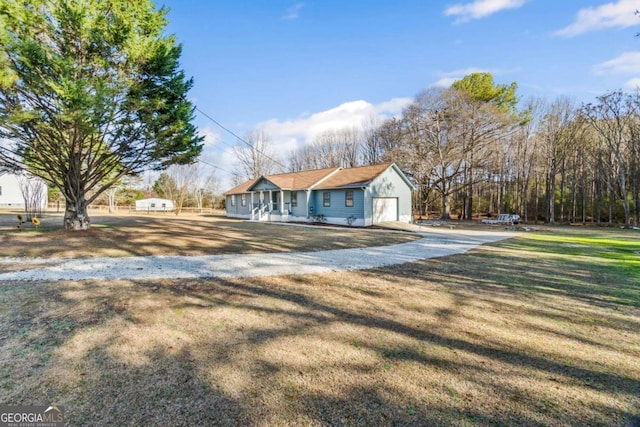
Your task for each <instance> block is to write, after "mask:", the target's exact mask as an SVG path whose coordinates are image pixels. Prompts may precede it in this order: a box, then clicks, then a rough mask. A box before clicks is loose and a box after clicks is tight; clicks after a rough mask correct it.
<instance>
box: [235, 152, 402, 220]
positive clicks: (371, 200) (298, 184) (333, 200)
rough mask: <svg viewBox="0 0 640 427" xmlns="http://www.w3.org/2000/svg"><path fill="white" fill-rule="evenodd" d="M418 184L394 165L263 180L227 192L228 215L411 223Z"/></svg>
mask: <svg viewBox="0 0 640 427" xmlns="http://www.w3.org/2000/svg"><path fill="white" fill-rule="evenodd" d="M413 190H414V186H413V184H412V183H411V181H409V179H407V177H406V176H405V175H404V174H403V173H402V171H401V170H400V168H399V167H398V166H396V165H395V164H394V163H385V164H380V165H373V166H363V167H358V168H350V169H343V168H328V169H316V170H308V171H301V172H292V173H284V174H277V175H267V176H261V177H259V178H257V179H254V180H250V181H247V182H245V183H243V184H241V185H239V186H237V187H235V188H232V189H231V190H229V191H227V192H226V193H225V197H226V210H227V216H228V217H232V218H245V219H250V220H254V221H281V222H288V221H296V222H308V221H322V222H327V223H329V224H341V225H354V226H361V227H362V226H365V227H367V226H370V225H373V224H377V223H380V222H384V221H402V222H407V223H408V222H411V193H412V191H413Z"/></svg>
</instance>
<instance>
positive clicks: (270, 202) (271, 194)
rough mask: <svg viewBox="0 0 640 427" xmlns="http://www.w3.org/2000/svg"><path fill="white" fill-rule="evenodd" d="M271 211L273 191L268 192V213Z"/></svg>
mask: <svg viewBox="0 0 640 427" xmlns="http://www.w3.org/2000/svg"><path fill="white" fill-rule="evenodd" d="M272 210H273V191H272V190H269V212H271V211H272Z"/></svg>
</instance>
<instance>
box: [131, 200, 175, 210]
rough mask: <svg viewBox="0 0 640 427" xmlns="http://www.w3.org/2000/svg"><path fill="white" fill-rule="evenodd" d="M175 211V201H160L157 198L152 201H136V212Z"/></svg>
mask: <svg viewBox="0 0 640 427" xmlns="http://www.w3.org/2000/svg"><path fill="white" fill-rule="evenodd" d="M173 209H174V205H173V201H171V200H169V199H158V198H156V197H152V198H150V199H142V200H136V211H144V212H170V211H172V210H173Z"/></svg>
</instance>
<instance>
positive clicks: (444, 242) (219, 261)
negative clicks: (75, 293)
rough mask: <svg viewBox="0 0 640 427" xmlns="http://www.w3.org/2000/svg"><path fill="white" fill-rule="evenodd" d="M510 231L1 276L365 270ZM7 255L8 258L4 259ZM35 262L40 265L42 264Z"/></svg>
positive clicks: (463, 248) (49, 264) (461, 248)
mask: <svg viewBox="0 0 640 427" xmlns="http://www.w3.org/2000/svg"><path fill="white" fill-rule="evenodd" d="M517 234H518V233H515V232H506V231H483V230H482V231H481V230H445V229H436V228H434V229H432V230H429V232H427V233H422V235H423V238H422V239H420V240H416V241H413V242H408V243H401V244H397V245H391V246H379V247H371V248H354V249H337V250H329V251H318V252H283V253H272V254H231V255H201V256H134V257H102V258H82V259H69V258H58V259H56V258H53V259H43V260H31V261H29V260H20V259H19V258H14V259H13V261H14V262H16V263H21V264H23V265H24V266H25V267H28V269H25V270H20V271H13V272H8V273H2V274H0V281H7V282H8V281H56V280H117V279H163V278H164V279H187V278H209V277H255V276H279V275H285V274H311V273H326V272H331V271H347V270H364V269H369V268H376V267H384V266H388V265H394V264H404V263H407V262H413V261H418V260H421V259H428V258H436V257H442V256H447V255H453V254H460V253H464V252H467V251H468V250H470V249H473V248H475V247H477V246H479V245H481V244H484V243H489V242H495V241H498V240H503V239H507V238H510V237H514V236H516V235H517ZM6 262H8V260H4V263H6ZM37 265H40V266H39V267H38V266H37Z"/></svg>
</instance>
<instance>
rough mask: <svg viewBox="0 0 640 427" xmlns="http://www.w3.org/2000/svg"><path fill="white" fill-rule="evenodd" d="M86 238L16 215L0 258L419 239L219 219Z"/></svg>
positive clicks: (100, 227)
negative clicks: (21, 226)
mask: <svg viewBox="0 0 640 427" xmlns="http://www.w3.org/2000/svg"><path fill="white" fill-rule="evenodd" d="M91 219H92V229H90V230H88V231H86V232H80V233H78V232H73V231H65V230H63V229H62V228H61V225H62V217H61V216H59V215H55V216H52V215H50V216H48V217H45V218H43V219H42V226H41V229H40V230H35V228H34V227H33V226H32V225H31V224H27V225H26V226H25V230H23V231H21V232H20V231H18V230H17V229H16V228H15V225H16V224H17V219H16V216H15V214H4V215H0V248H1V249H2V254H1V256H26V257H40V258H50V257H74V258H81V257H97V256H114V257H115V256H132V255H208V254H230V253H267V252H295V251H305V252H306V251H318V250H328V249H343V248H354V247H369V246H384V245H391V244H396V243H403V242H407V241H410V240H415V239H417V237H416V236H413V235H410V234H401V233H380V232H374V231H368V230H362V229H353V228H343V229H337V230H336V229H333V228H326V227H317V228H309V227H294V226H290V225H277V224H264V223H249V222H245V221H239V220H234V219H228V218H224V217H220V216H200V215H180V216H178V217H176V216H175V215H173V214H165V215H146V214H138V215H135V214H130V215H101V216H100V215H97V216H92V218H91Z"/></svg>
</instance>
